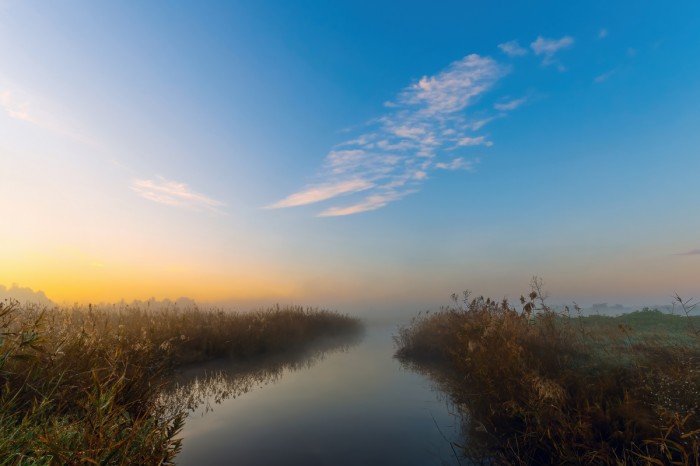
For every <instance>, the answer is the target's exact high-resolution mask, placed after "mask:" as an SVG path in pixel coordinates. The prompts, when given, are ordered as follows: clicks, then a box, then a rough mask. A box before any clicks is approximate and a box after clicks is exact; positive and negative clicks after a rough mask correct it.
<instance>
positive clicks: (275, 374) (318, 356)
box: [161, 333, 361, 413]
mask: <svg viewBox="0 0 700 466" xmlns="http://www.w3.org/2000/svg"><path fill="white" fill-rule="evenodd" d="M360 337H361V334H360V333H353V334H348V335H344V336H338V337H335V338H325V339H321V340H320V341H318V342H316V343H314V344H312V345H309V347H308V348H304V349H302V350H297V351H289V352H285V353H278V354H274V355H267V356H262V357H257V358H253V359H251V360H248V361H240V360H232V359H230V358H226V359H222V360H218V361H213V362H212V363H210V364H206V365H203V366H202V365H196V366H194V367H188V368H186V369H185V370H182V371H178V373H177V374H176V377H175V378H174V379H173V381H172V383H171V384H169V385H168V386H167V387H165V388H164V389H163V390H162V392H161V400H162V402H163V403H165V404H167V405H176V406H186V407H187V409H188V411H190V412H195V411H197V410H198V409H199V410H201V411H202V413H206V412H209V411H211V410H212V409H213V406H212V403H214V404H219V403H221V402H223V401H224V400H227V399H229V398H237V397H239V396H241V395H243V394H245V393H248V392H250V391H251V390H253V389H255V388H256V387H261V386H263V385H268V384H271V383H276V382H277V381H279V380H280V379H281V377H282V376H283V375H284V373H285V372H290V371H297V370H301V369H308V368H310V367H311V366H313V365H314V364H316V363H318V362H320V361H321V360H323V359H324V357H325V356H326V355H327V354H329V353H331V352H336V351H347V350H348V349H349V348H350V347H351V346H354V345H355V344H357V343H358V341H359V338H360Z"/></svg>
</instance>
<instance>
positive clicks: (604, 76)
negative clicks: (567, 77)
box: [593, 70, 617, 84]
mask: <svg viewBox="0 0 700 466" xmlns="http://www.w3.org/2000/svg"><path fill="white" fill-rule="evenodd" d="M616 72H617V70H610V71H606V72H605V73H603V74H599V75H598V76H596V77H595V78H593V82H594V83H596V84H600V83H604V82H605V81H607V80H608V79H610V77H611V76H612V75H614V74H615V73H616Z"/></svg>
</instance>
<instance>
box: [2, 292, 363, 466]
mask: <svg viewBox="0 0 700 466" xmlns="http://www.w3.org/2000/svg"><path fill="white" fill-rule="evenodd" d="M360 328H361V324H360V323H359V321H357V320H356V319H352V318H350V317H347V316H344V315H339V314H336V313H332V312H328V311H324V310H318V309H303V308H300V307H279V306H278V307H275V308H272V309H268V310H262V311H257V312H253V313H247V314H238V313H226V312H223V311H204V310H200V309H197V308H191V309H178V308H177V307H171V308H169V309H161V310H149V309H141V308H130V307H122V308H103V309H95V308H93V307H92V306H90V307H88V308H73V309H62V308H46V307H39V306H31V305H20V304H19V303H18V302H8V301H5V302H3V303H0V465H20V464H32V465H35V464H42V465H43V464H47V465H48V464H168V463H171V462H172V460H173V458H174V456H175V455H176V454H177V452H178V451H179V449H180V440H178V439H177V438H176V436H177V434H178V432H179V431H180V429H181V428H182V425H183V422H184V418H185V415H186V411H187V408H188V406H187V404H186V403H183V404H173V403H172V398H171V399H170V402H167V398H168V397H164V396H162V393H163V389H164V387H165V386H166V385H167V384H168V383H169V380H170V377H169V376H171V375H172V373H173V370H174V369H175V368H177V367H179V366H182V365H185V364H189V363H196V362H202V361H206V360H212V359H215V358H219V357H224V356H226V357H231V358H234V359H236V360H239V361H243V360H253V359H254V358H256V357H259V356H262V355H274V354H279V353H283V352H287V351H299V350H301V349H303V348H305V347H307V346H308V345H309V344H311V343H312V342H314V341H317V340H319V339H322V338H323V337H333V336H341V335H347V334H352V333H357V332H358V331H359V330H360Z"/></svg>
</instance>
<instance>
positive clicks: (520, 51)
mask: <svg viewBox="0 0 700 466" xmlns="http://www.w3.org/2000/svg"><path fill="white" fill-rule="evenodd" d="M498 48H499V49H501V52H503V53H505V54H506V55H508V56H509V57H521V56H523V55H527V49H525V48H522V47H521V46H520V44H518V41H517V40H511V41H510V42H504V43H503V44H498Z"/></svg>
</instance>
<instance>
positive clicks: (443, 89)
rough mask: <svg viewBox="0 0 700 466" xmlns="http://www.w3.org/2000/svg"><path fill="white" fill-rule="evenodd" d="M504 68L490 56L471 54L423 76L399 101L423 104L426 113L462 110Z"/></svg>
mask: <svg viewBox="0 0 700 466" xmlns="http://www.w3.org/2000/svg"><path fill="white" fill-rule="evenodd" d="M505 72H506V70H505V69H504V68H503V67H502V66H500V65H498V63H496V62H495V61H494V60H493V59H491V58H489V57H482V56H480V55H476V54H471V55H467V56H466V57H464V58H463V59H462V60H457V61H456V62H453V63H452V64H451V65H450V66H449V67H447V69H446V70H445V71H442V72H440V73H438V74H437V75H435V76H423V77H422V78H421V79H420V80H419V81H418V82H417V83H416V84H414V85H412V86H410V87H409V88H408V89H406V90H404V92H403V93H402V94H401V96H400V97H399V104H403V105H416V106H419V107H423V108H422V109H420V111H422V112H425V113H428V114H440V113H452V112H458V111H460V110H463V109H464V108H465V107H467V105H469V104H470V101H471V100H472V99H473V98H475V97H476V96H478V95H480V94H483V93H484V92H486V91H487V90H489V89H490V88H491V86H492V85H493V83H494V82H495V81H496V80H497V79H498V78H500V77H501V76H503V75H504V74H505Z"/></svg>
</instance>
